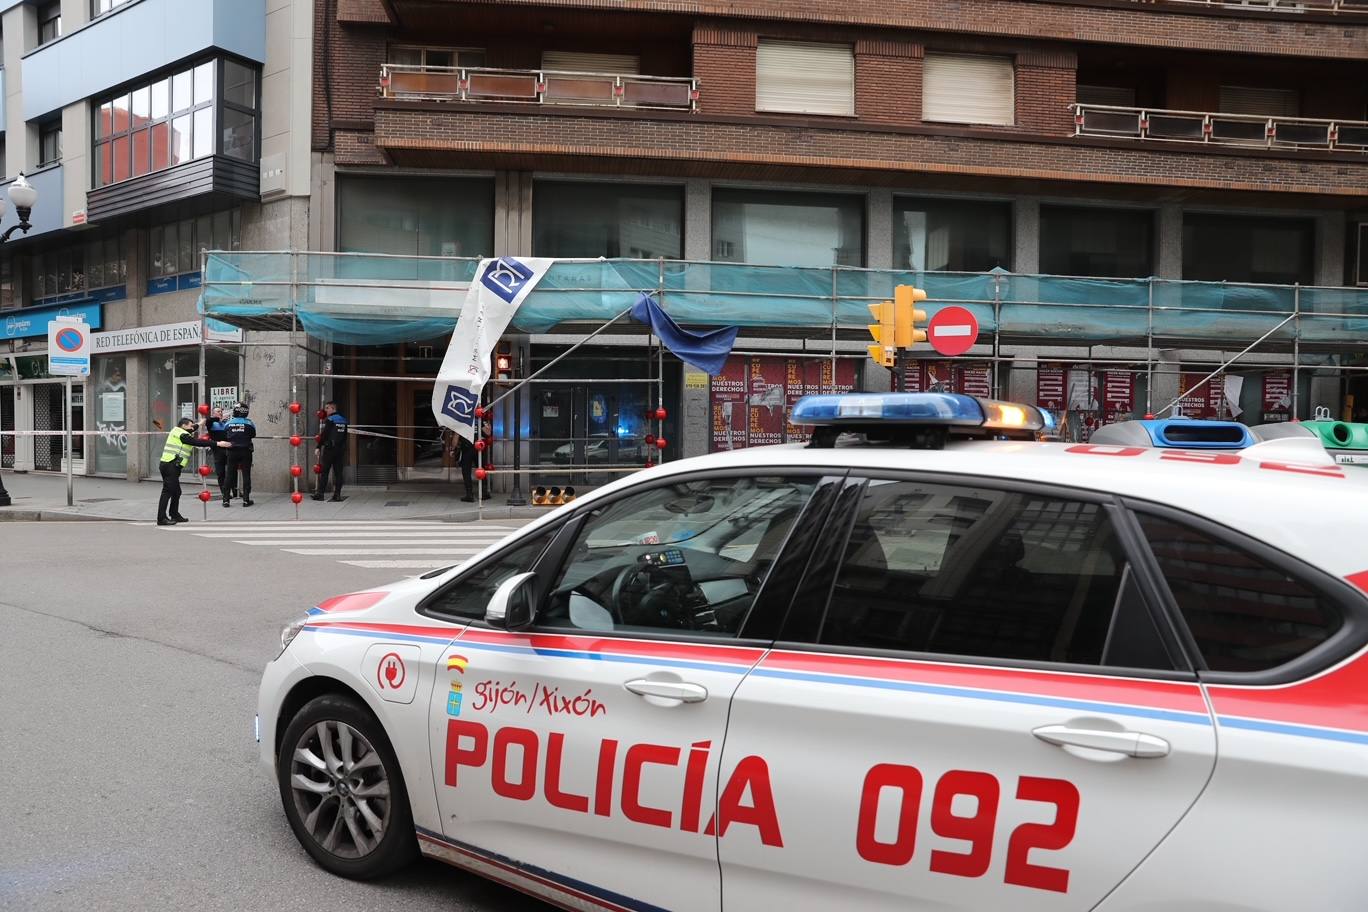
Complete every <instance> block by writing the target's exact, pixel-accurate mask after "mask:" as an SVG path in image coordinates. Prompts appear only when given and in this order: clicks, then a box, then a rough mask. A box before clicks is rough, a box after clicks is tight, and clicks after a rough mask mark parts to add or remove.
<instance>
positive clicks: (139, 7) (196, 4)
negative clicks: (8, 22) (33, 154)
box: [23, 0, 266, 120]
mask: <svg viewBox="0 0 1368 912" xmlns="http://www.w3.org/2000/svg"><path fill="white" fill-rule="evenodd" d="M211 50H221V51H227V52H228V53H231V54H236V55H238V56H240V57H245V58H247V59H248V60H255V61H257V62H258V63H265V61H266V0H136V2H133V3H129V4H127V5H125V6H121V7H118V8H117V9H116V10H115V11H114V12H112V13H108V14H106V15H104V16H101V17H100V18H99V19H96V20H94V21H92V22H90V23H89V24H87V25H86V26H84V27H83V28H80V29H77V30H76V31H74V32H72V33H70V34H68V35H65V36H63V37H62V38H59V39H58V40H56V41H52V42H49V43H47V44H45V45H43V46H42V47H39V48H37V49H35V50H33V51H31V52H30V53H29V54H28V55H27V56H25V57H24V94H23V99H24V119H25V120H34V119H36V118H39V117H43V116H45V115H47V114H50V113H52V112H53V111H56V110H59V109H61V108H64V107H66V106H67V105H69V104H72V103H74V102H77V101H80V100H81V99H83V98H90V97H92V96H96V95H99V94H100V93H102V92H104V91H105V90H106V89H110V88H113V87H114V86H117V85H121V84H123V83H125V82H128V81H130V80H133V79H137V78H138V77H140V76H143V75H145V74H147V73H151V72H154V71H156V70H159V69H161V68H162V67H164V66H169V65H170V64H172V63H175V62H177V61H180V60H184V59H185V58H188V57H193V56H195V55H197V54H201V53H204V52H206V51H211Z"/></svg>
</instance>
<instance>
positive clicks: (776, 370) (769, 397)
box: [746, 358, 787, 446]
mask: <svg viewBox="0 0 1368 912" xmlns="http://www.w3.org/2000/svg"><path fill="white" fill-rule="evenodd" d="M786 368H787V365H786V364H785V359H783V358H751V364H750V387H749V389H748V390H747V400H746V401H747V404H748V405H749V406H750V408H749V411H750V420H749V423H748V425H747V431H748V434H749V440H748V441H747V444H748V445H749V446H768V445H769V444H772V443H783V442H784V425H785V424H786V423H787V421H786V420H785V405H786V404H787V403H786V401H785V400H786V394H785V390H784V381H785V380H786V379H787V377H786Z"/></svg>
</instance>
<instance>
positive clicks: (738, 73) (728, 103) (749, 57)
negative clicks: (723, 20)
mask: <svg viewBox="0 0 1368 912" xmlns="http://www.w3.org/2000/svg"><path fill="white" fill-rule="evenodd" d="M757 44H758V38H757V36H756V34H755V32H754V31H750V30H746V29H731V28H726V27H724V26H717V25H699V26H697V27H695V28H694V33H693V68H694V76H695V77H697V79H698V80H699V84H700V89H701V92H700V99H699V104H698V109H699V110H700V111H702V112H706V113H708V114H754V113H755V48H756V45H757Z"/></svg>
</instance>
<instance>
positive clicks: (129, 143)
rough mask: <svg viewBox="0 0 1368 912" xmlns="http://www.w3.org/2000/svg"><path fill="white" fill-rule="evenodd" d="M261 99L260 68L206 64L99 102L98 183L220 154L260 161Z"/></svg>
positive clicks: (216, 62) (228, 62) (220, 62)
mask: <svg viewBox="0 0 1368 912" xmlns="http://www.w3.org/2000/svg"><path fill="white" fill-rule="evenodd" d="M220 87H221V88H220ZM259 96H260V92H259V91H258V87H257V71H256V70H255V69H254V68H252V67H249V66H246V65H243V64H241V63H238V62H237V61H235V60H207V61H204V62H202V63H200V64H197V65H196V66H194V67H191V68H188V69H185V70H182V71H181V72H178V73H173V74H169V75H165V76H162V77H160V78H158V79H156V80H153V81H152V82H149V83H145V84H143V85H138V86H134V87H133V88H131V89H126V90H124V91H121V92H119V93H117V94H115V95H112V96H109V97H106V98H104V99H101V100H100V101H99V103H98V105H97V106H96V109H95V117H94V119H95V123H94V128H93V131H92V133H93V136H94V142H93V158H94V171H95V174H94V185H95V186H96V187H105V186H108V185H109V184H115V183H118V182H119V181H124V180H128V179H129V178H130V177H139V176H141V175H144V174H149V173H151V172H153V171H161V170H164V169H166V168H172V167H175V166H176V165H179V164H183V163H185V162H188V161H194V160H196V159H200V158H205V157H208V156H210V155H215V154H220V155H225V156H227V157H229V158H236V159H238V160H240V161H246V162H255V161H257V159H258V156H259V154H260V150H259V149H258V147H257V122H258V107H259V102H260V97H259ZM216 121H217V126H216V125H215V122H216ZM220 134H221V135H220Z"/></svg>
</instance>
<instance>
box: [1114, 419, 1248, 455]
mask: <svg viewBox="0 0 1368 912" xmlns="http://www.w3.org/2000/svg"><path fill="white" fill-rule="evenodd" d="M1088 442H1089V443H1097V444H1108V445H1116V446H1140V447H1159V448H1163V449H1183V450H1243V449H1245V448H1246V447H1250V446H1253V445H1254V444H1255V442H1256V440H1255V437H1254V435H1253V434H1251V433H1250V432H1249V428H1247V427H1246V426H1244V425H1243V424H1240V423H1239V422H1238V421H1203V420H1198V419H1195V418H1159V419H1146V420H1144V421H1119V422H1117V423H1116V424H1108V425H1104V426H1103V427H1100V428H1098V429H1097V430H1096V431H1094V432H1093V433H1092V435H1091V436H1090V437H1088Z"/></svg>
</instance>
